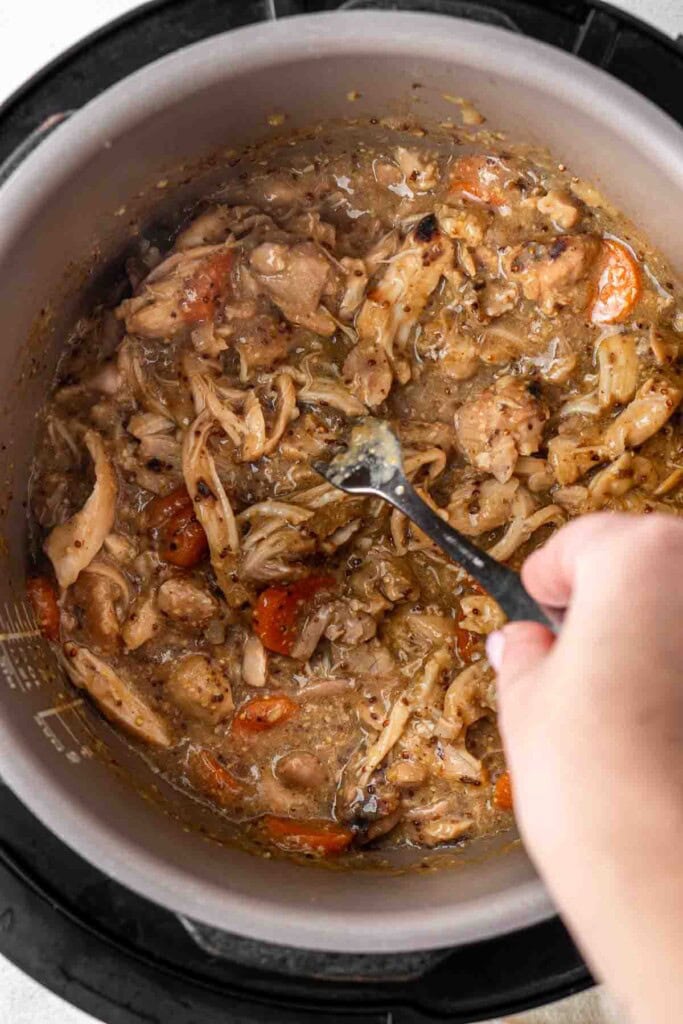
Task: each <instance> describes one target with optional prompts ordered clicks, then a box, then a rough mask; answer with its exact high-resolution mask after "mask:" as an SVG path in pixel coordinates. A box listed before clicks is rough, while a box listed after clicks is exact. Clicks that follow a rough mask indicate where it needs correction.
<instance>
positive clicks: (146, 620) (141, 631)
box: [121, 590, 163, 651]
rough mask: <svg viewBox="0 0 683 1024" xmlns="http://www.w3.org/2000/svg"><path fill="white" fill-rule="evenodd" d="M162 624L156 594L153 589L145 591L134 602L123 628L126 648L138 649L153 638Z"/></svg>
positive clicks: (122, 633)
mask: <svg viewBox="0 0 683 1024" xmlns="http://www.w3.org/2000/svg"><path fill="white" fill-rule="evenodd" d="M162 626H163V623H162V618H161V613H160V612H159V608H158V607H157V599H156V594H155V593H154V591H152V590H149V591H143V592H142V593H141V594H140V595H139V596H138V598H137V599H136V601H135V603H134V604H133V607H132V608H131V610H130V612H129V614H128V618H127V619H126V621H125V622H124V623H123V626H122V629H121V636H122V638H123V642H124V644H125V646H126V650H127V651H136V650H137V649H138V647H142V645H143V644H146V643H147V641H148V640H151V639H152V637H154V636H155V635H156V634H157V633H158V632H159V630H160V629H162Z"/></svg>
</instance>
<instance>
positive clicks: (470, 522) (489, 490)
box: [447, 477, 520, 537]
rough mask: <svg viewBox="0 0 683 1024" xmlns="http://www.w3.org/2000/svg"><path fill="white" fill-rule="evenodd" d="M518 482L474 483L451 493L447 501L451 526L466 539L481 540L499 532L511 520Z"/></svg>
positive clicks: (490, 481)
mask: <svg viewBox="0 0 683 1024" xmlns="http://www.w3.org/2000/svg"><path fill="white" fill-rule="evenodd" d="M519 487H520V483H519V480H507V481H506V482H505V483H500V481H498V480H494V479H492V478H490V477H489V478H488V479H486V480H482V481H479V480H472V481H470V483H466V484H461V485H460V486H459V487H456V488H455V489H454V490H453V491H451V495H450V498H449V499H448V505H447V511H448V522H449V523H450V524H451V526H454V527H455V528H456V530H460V532H461V533H464V534H465V535H466V536H467V537H478V536H479V535H480V534H482V533H488V531H489V530H497V529H498V527H499V526H503V525H504V524H505V523H506V522H507V521H508V519H509V518H510V513H511V510H512V505H513V502H514V500H515V496H516V494H517V492H518V491H519Z"/></svg>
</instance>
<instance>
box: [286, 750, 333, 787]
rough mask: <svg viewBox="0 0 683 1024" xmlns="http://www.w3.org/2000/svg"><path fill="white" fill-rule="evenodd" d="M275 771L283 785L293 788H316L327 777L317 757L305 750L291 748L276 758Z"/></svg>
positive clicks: (322, 783)
mask: <svg viewBox="0 0 683 1024" xmlns="http://www.w3.org/2000/svg"><path fill="white" fill-rule="evenodd" d="M275 772H276V774H277V777H278V779H280V781H281V782H284V784H285V786H291V787H292V788H293V789H317V788H318V786H322V785H324V783H325V781H326V778H327V775H326V773H325V769H324V767H323V766H322V764H321V763H320V761H319V760H318V758H317V757H316V756H315V754H310V753H309V752H308V751H306V750H292V751H290V753H288V754H284V755H283V756H282V757H280V758H278V761H277V764H276V765H275Z"/></svg>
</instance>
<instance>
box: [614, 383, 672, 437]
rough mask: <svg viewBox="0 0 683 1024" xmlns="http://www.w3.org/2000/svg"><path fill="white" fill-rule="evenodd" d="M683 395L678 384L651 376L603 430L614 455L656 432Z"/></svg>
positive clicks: (670, 414)
mask: <svg viewBox="0 0 683 1024" xmlns="http://www.w3.org/2000/svg"><path fill="white" fill-rule="evenodd" d="M681 397H683V391H682V390H681V388H679V387H676V386H675V385H673V384H671V383H670V382H669V381H667V380H664V379H657V378H655V377H651V378H650V379H649V380H647V381H645V383H644V384H643V385H642V386H641V387H640V388H639V389H638V391H637V393H636V396H635V398H634V399H633V401H632V402H631V403H630V404H629V405H627V406H626V408H625V409H624V411H623V412H622V413H620V415H619V416H617V418H616V419H615V420H614V421H613V422H612V423H611V424H610V425H609V427H608V428H607V430H606V431H605V444H606V445H607V447H608V448H609V450H610V452H612V453H613V454H614V455H616V454H618V453H620V452H623V451H624V449H626V448H635V447H637V446H638V445H641V444H643V442H644V441H647V439H648V438H649V437H652V435H653V434H656V433H657V431H658V430H661V428H662V427H663V426H664V424H665V423H666V421H667V420H668V419H669V418H670V417H671V416H672V415H673V414H674V412H675V411H676V409H677V408H678V406H679V405H680V402H681Z"/></svg>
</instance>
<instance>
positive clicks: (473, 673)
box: [443, 659, 494, 739]
mask: <svg viewBox="0 0 683 1024" xmlns="http://www.w3.org/2000/svg"><path fill="white" fill-rule="evenodd" d="M493 679H494V674H493V670H492V668H491V666H490V665H489V663H488V661H486V660H485V659H482V661H475V662H474V664H472V665H468V666H467V668H465V669H463V671H462V672H459V673H458V675H457V676H456V677H455V679H454V680H453V682H452V683H451V684H450V686H449V687H448V689H447V690H446V695H445V697H444V702H443V714H444V718H446V719H447V720H448V721H450V722H453V724H454V725H455V726H456V727H457V730H458V731H457V732H456V734H455V735H454V736H453V739H457V737H458V735H459V734H460V732H462V730H463V729H468V728H469V727H470V725H473V724H474V722H476V721H477V720H478V719H480V718H481V717H482V715H484V714H486V712H487V710H490V709H491V708H492V702H491V693H492V685H493Z"/></svg>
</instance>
